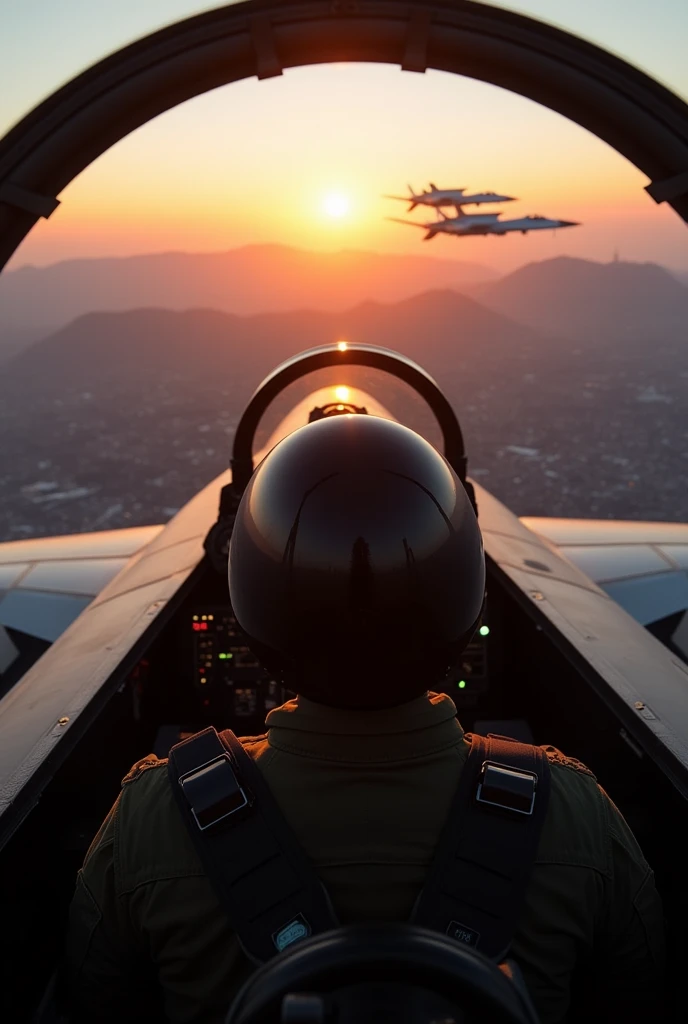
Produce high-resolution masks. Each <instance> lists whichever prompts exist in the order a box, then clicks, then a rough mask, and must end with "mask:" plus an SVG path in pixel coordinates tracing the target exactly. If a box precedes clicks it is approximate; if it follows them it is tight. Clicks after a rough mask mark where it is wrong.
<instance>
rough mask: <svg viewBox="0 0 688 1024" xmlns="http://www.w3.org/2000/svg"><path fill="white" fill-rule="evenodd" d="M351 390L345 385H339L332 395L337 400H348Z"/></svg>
mask: <svg viewBox="0 0 688 1024" xmlns="http://www.w3.org/2000/svg"><path fill="white" fill-rule="evenodd" d="M350 394H351V392H350V391H349V389H348V388H347V387H344V386H341V387H338V388H335V389H334V396H335V398H336V399H337V401H338V402H348V401H349V395H350Z"/></svg>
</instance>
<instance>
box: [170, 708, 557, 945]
mask: <svg viewBox="0 0 688 1024" xmlns="http://www.w3.org/2000/svg"><path fill="white" fill-rule="evenodd" d="M168 775H169V779H170V783H171V785H172V789H173V791H174V794H175V797H176V800H177V803H178V805H179V809H180V811H181V813H182V816H183V818H184V821H185V823H186V826H187V828H188V830H189V834H190V836H191V839H192V841H193V843H194V846H195V848H196V850H197V852H198V855H199V857H200V860H201V863H202V864H203V867H204V868H205V871H206V874H207V875H208V878H209V880H210V882H211V884H212V885H213V887H214V889H215V892H216V894H217V897H218V900H219V902H220V904H221V906H222V907H223V908H224V910H225V912H226V914H227V917H228V919H229V924H230V927H231V928H232V931H233V932H235V934H236V935H237V937H238V939H239V942H240V943H241V946H242V948H243V950H244V952H245V953H246V954H247V956H248V957H249V958H250V959H251V960H252V961H253V962H254V963H264V962H266V961H267V960H269V959H270V958H271V957H273V956H275V955H276V954H277V953H280V952H282V951H283V950H284V949H286V948H287V947H289V946H291V945H292V943H294V942H298V941H299V940H300V939H304V938H307V937H308V936H309V935H317V934H319V933H321V932H326V931H331V930H332V929H334V928H337V927H338V925H339V922H338V921H337V919H336V916H335V913H334V910H333V908H332V905H331V902H330V899H329V896H328V894H327V891H326V889H325V887H324V885H323V884H322V882H321V881H320V879H319V878H318V876H317V873H316V871H315V869H314V867H313V865H312V864H311V862H310V861H309V860H308V858H307V857H306V855H305V853H304V851H303V850H302V848H301V846H300V845H299V843H298V840H297V839H296V837H295V835H294V833H293V832H292V830H291V828H290V826H289V825H288V823H287V821H286V820H285V818H284V816H283V814H282V812H281V811H280V809H279V807H278V805H277V802H276V801H275V799H274V797H273V795H272V793H271V792H270V789H269V788H268V785H267V783H266V782H265V780H264V778H263V775H262V773H261V771H260V769H259V768H258V766H257V765H256V764H255V762H254V761H253V759H252V758H251V756H250V754H248V753H247V752H246V750H245V749H244V747H243V746H242V744H241V743H240V742H239V740H238V739H237V737H236V736H235V735H234V733H233V732H231V730H226V731H225V732H223V733H220V734H218V733H217V731H216V730H215V729H214V728H212V727H211V728H209V729H204V730H203V732H200V733H197V734H196V735H195V736H192V737H190V738H189V739H186V740H183V741H182V742H181V743H177V744H176V745H175V746H174V747H172V749H171V750H170V754H169V761H168ZM549 790H550V770H549V763H548V760H547V755H546V754H545V753H544V751H543V750H541V749H540V748H539V747H535V746H530V745H528V744H524V743H517V742H516V741H514V740H511V739H508V738H507V737H504V736H495V735H493V734H490V735H488V736H487V737H486V738H485V737H483V736H478V735H473V736H472V737H471V749H470V753H469V755H468V759H467V762H466V764H465V766H464V768H463V771H462V773H461V778H460V781H459V785H458V787H457V791H456V794H455V796H454V799H453V802H452V805H451V809H450V812H449V815H448V818H447V822H446V824H445V826H444V829H443V831H442V833H441V835H440V839H439V842H438V845H437V849H436V851H435V856H434V859H433V861H432V863H431V865H430V869H429V871H428V876H427V879H426V882H425V886H424V887H423V889H422V891H421V893H420V895H419V897H418V899H417V901H416V904H415V907H414V909H413V913H412V915H411V921H410V923H412V924H415V925H420V926H423V927H425V928H429V929H432V930H433V931H439V932H442V933H444V934H446V935H449V936H450V937H452V938H454V939H456V940H457V941H458V942H462V943H465V944H467V945H469V946H472V947H474V948H475V949H477V950H478V951H479V952H481V953H483V954H484V955H486V956H488V957H489V958H490V959H492V960H494V961H495V962H500V961H501V960H503V959H504V957H505V956H506V954H507V952H508V950H509V947H510V945H511V942H512V939H513V936H514V932H515V930H516V928H517V926H518V922H519V919H520V917H521V914H522V912H523V908H524V904H525V897H526V887H527V884H528V879H529V877H530V873H531V868H532V865H533V861H534V860H535V856H536V853H537V848H538V841H539V837H540V832H541V829H542V825H543V823H544V819H545V814H546V811H547V803H548V798H549Z"/></svg>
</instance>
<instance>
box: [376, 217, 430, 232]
mask: <svg viewBox="0 0 688 1024" xmlns="http://www.w3.org/2000/svg"><path fill="white" fill-rule="evenodd" d="M385 220H393V221H394V223H395V224H410V225H411V226H412V227H414V228H425V229H426V230H427V228H428V225H427V224H421V223H420V221H417V220H402V219H401V218H400V217H385Z"/></svg>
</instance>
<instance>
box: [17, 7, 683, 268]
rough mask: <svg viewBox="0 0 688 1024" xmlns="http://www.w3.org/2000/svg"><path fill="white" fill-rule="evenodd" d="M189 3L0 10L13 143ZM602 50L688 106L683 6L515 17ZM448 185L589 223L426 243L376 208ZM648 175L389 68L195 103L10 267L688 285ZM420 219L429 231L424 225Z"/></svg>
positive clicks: (584, 140)
mask: <svg viewBox="0 0 688 1024" xmlns="http://www.w3.org/2000/svg"><path fill="white" fill-rule="evenodd" d="M211 6H215V5H195V4H193V3H192V2H189V0H145V2H141V0H118V2H117V3H116V4H115V3H111V4H107V5H103V4H100V3H96V2H90V3H86V2H83V0H60V2H59V3H55V2H54V0H21V2H19V0H0V20H1V22H2V28H3V34H2V37H1V38H0V132H1V131H3V130H4V129H6V128H7V127H9V126H10V125H11V124H12V123H13V122H14V121H16V120H18V118H19V117H20V116H21V115H22V114H23V113H24V112H26V111H27V110H28V109H30V108H31V107H32V106H33V105H35V103H37V102H38V101H40V99H42V98H43V97H44V96H45V95H47V94H48V93H49V92H51V91H52V90H53V89H55V88H56V87H57V86H58V85H60V84H61V83H62V82H64V81H65V80H66V79H68V78H70V77H72V76H73V75H74V74H76V73H77V72H78V71H80V70H82V69H83V68H84V67H85V66H87V65H89V64H90V63H92V62H94V61H95V60H97V59H99V58H100V57H102V56H105V55H106V54H107V53H108V52H111V51H113V50H115V49H117V48H118V47H120V46H121V45H123V44H125V43H126V42H129V41H131V40H132V39H134V38H137V37H139V36H141V35H143V34H145V33H147V32H149V31H151V30H153V29H155V28H157V27H160V26H161V25H163V24H166V23H169V22H172V21H176V20H178V19H179V18H181V17H183V16H186V15H189V14H193V13H197V12H198V11H200V10H205V9H209V7H211ZM502 6H509V7H511V8H513V9H515V10H520V11H523V12H524V13H529V14H532V15H534V16H536V17H541V18H543V20H548V21H551V22H553V23H555V24H559V25H561V26H562V27H565V28H567V29H570V30H571V31H574V32H576V33H578V34H580V35H583V36H586V37H587V38H590V39H593V40H594V41H595V42H598V43H600V44H601V45H606V46H607V47H608V48H610V49H613V50H614V51H615V52H617V53H620V54H621V55H622V56H624V57H626V58H627V59H629V60H631V61H632V62H633V63H635V64H637V65H639V66H642V67H644V68H645V69H646V70H648V71H649V72H650V73H652V74H654V75H655V76H656V77H658V78H660V79H661V80H662V81H664V82H665V84H667V85H669V86H670V87H671V88H673V89H674V91H676V92H678V93H680V94H682V95H683V96H684V97H688V61H686V59H685V44H686V39H687V38H688V3H686V2H685V0H656V2H655V3H654V4H652V7H651V17H648V5H647V3H646V2H645V0H614V2H612V0H597V2H593V0H577V2H576V3H574V2H573V0H568V2H565V0H549V2H548V0H538V2H530V3H524V4H503V5H502ZM431 180H432V181H434V182H436V183H437V184H438V185H439V186H440V187H445V188H449V187H459V186H465V187H468V188H470V189H481V190H482V189H494V190H497V191H504V192H506V193H508V194H511V195H514V196H518V197H519V202H514V203H510V204H508V205H506V206H505V207H504V217H505V218H506V217H509V216H522V215H524V214H529V213H531V214H532V213H539V214H543V215H545V216H551V217H559V218H563V219H566V220H576V221H581V222H583V226H582V227H578V228H571V229H569V230H566V231H560V232H558V233H557V234H556V235H553V234H551V233H550V232H542V233H540V234H532V235H528V236H526V237H523V236H521V235H518V236H515V237H506V238H476V239H470V240H457V239H452V238H446V237H445V238H443V237H439V238H437V239H435V240H434V241H433V242H431V243H423V242H422V241H421V238H422V232H421V231H420V230H417V229H414V228H411V227H404V226H402V225H398V224H392V223H389V222H388V221H386V220H385V219H384V218H385V216H405V215H406V213H405V206H404V204H402V203H395V202H394V201H392V200H386V199H382V198H381V194H382V193H385V192H392V193H404V192H405V191H406V186H407V183H408V182H410V183H412V184H413V185H414V186H415V187H416V188H417V189H421V188H422V187H423V186H424V185H427V183H428V182H429V181H431ZM645 184H647V179H646V178H645V177H644V176H643V175H642V174H640V173H639V172H638V171H637V170H636V169H635V168H634V167H632V166H631V165H630V164H629V163H628V162H627V161H626V160H624V159H623V158H622V157H620V156H618V155H617V154H616V153H615V152H614V151H613V150H611V149H610V148H609V147H607V146H606V145H605V144H604V143H602V142H600V141H599V140H597V139H596V138H595V137H594V136H592V135H590V134H589V133H588V132H586V131H585V130H583V129H582V128H579V127H578V126H577V125H574V124H572V123H571V122H568V121H566V120H565V119H564V118H562V117H561V116H560V115H558V114H554V113H553V112H551V111H549V110H546V109H544V108H542V107H538V106H537V105H536V104H534V103H531V102H530V101H528V100H525V99H522V98H521V97H520V96H516V95H513V94H510V93H507V92H505V91H503V90H501V89H497V88H496V87H493V86H488V85H485V84H483V83H479V82H475V81H472V80H470V79H465V78H459V77H457V76H452V75H447V74H443V73H439V72H428V73H426V74H425V75H415V74H408V73H402V72H401V71H400V70H399V68H396V67H391V66H379V65H336V66H322V67H314V68H299V69H293V70H291V71H287V72H286V73H285V74H284V76H282V77H281V78H275V79H270V80H268V81H264V82H258V81H257V80H255V79H249V80H247V81H244V82H241V83H238V84H236V85H231V86H228V87H226V88H223V89H220V90H217V91H215V92H213V93H209V94H206V95H204V96H200V97H197V98H195V99H193V100H191V101H189V102H188V103H186V104H183V105H182V106H180V107H178V108H176V109H175V110H172V111H169V112H168V113H166V114H164V115H162V116H161V117H159V118H157V119H156V120H155V121H153V122H151V123H149V124H148V125H145V126H144V127H142V128H141V129H139V130H138V131H137V132H135V133H133V134H132V135H131V136H129V137H128V138H127V139H124V140H123V141H122V142H120V143H119V144H118V145H117V146H115V147H114V148H113V149H111V150H110V151H109V152H108V153H106V154H105V155H104V156H103V157H101V158H100V159H99V160H98V161H96V162H95V163H94V164H93V165H92V166H91V167H90V168H88V169H87V170H86V171H85V172H84V173H83V174H82V175H81V176H80V177H79V178H78V179H77V180H76V181H75V182H73V183H72V184H71V185H70V186H69V187H68V188H67V189H65V191H64V192H63V193H62V195H61V197H60V198H61V200H62V205H61V206H60V208H59V209H58V210H57V212H56V213H55V214H54V215H53V216H52V218H51V219H50V220H49V221H43V222H41V223H40V224H39V225H38V226H37V228H36V229H34V231H33V232H32V233H31V235H30V236H29V238H28V239H27V240H26V241H25V243H24V245H23V246H22V247H21V249H20V250H19V251H18V253H17V254H16V256H15V258H14V260H13V262H12V264H11V265H12V266H21V265H23V264H26V263H34V264H45V263H51V262H55V261H57V260H60V259H65V258H70V257H74V256H102V255H127V254H131V253H142V252H156V251H162V250H170V249H176V250H187V251H210V250H223V249H230V248H234V247H236V246H239V245H245V244H249V243H254V242H278V243H284V244H289V245H298V246H301V247H303V248H311V249H339V248H349V249H351V248H356V249H369V250H371V249H372V250H377V251H389V252H422V253H427V254H429V255H437V256H444V257H453V258H456V259H465V260H475V261H478V262H482V263H486V264H488V265H491V266H493V267H495V268H497V269H500V270H509V269H512V268H513V267H516V266H519V265H521V264H522V263H525V262H529V261H531V260H537V259H543V258H548V257H550V256H554V255H558V254H560V253H568V254H570V255H577V256H587V257H591V258H594V259H599V260H604V261H606V260H609V259H611V258H612V256H613V254H614V252H615V251H616V252H618V253H619V256H620V258H622V259H629V260H640V261H642V260H653V261H656V262H660V263H664V264H665V265H667V266H670V267H674V268H677V269H678V268H681V269H688V233H687V232H686V227H685V225H683V224H682V222H681V221H680V220H679V218H678V217H677V215H676V214H674V213H673V211H672V210H670V209H669V208H665V207H658V206H656V205H655V204H654V203H653V202H652V200H651V199H650V198H649V197H648V196H647V195H646V194H645V193H644V192H643V186H644V185H645ZM412 216H414V217H415V218H416V219H418V220H419V221H420V220H422V219H423V217H422V215H419V214H418V212H417V211H416V213H415V214H413V215H412Z"/></svg>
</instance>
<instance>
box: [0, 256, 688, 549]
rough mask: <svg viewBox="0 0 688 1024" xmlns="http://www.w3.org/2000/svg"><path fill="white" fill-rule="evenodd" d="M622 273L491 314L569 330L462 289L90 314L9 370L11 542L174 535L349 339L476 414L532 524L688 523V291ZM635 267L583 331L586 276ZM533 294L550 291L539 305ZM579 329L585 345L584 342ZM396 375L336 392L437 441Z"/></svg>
mask: <svg viewBox="0 0 688 1024" xmlns="http://www.w3.org/2000/svg"><path fill="white" fill-rule="evenodd" d="M580 263H583V264H584V266H583V267H582V268H581V267H580V266H579V264H580ZM618 266H619V265H617V268H616V269H615V266H614V265H595V264H589V263H587V261H573V260H555V261H548V262H547V263H543V264H539V265H533V266H531V267H526V268H523V270H522V271H519V272H516V273H515V274H513V275H509V276H508V277H507V278H505V279H503V281H502V282H496V283H495V284H494V286H491V290H490V295H489V298H490V301H491V302H493V303H495V304H496V303H497V302H498V301H500V302H501V303H502V304H503V305H505V306H508V305H509V304H511V305H512V306H514V307H516V311H517V312H519V314H520V315H521V316H523V317H524V318H525V317H526V314H528V315H533V314H532V306H533V304H537V303H538V302H539V303H540V306H539V307H538V308H539V313H538V316H541V315H542V319H543V321H544V322H550V323H553V324H554V325H555V326H556V327H557V328H558V329H559V330H558V335H559V336H557V333H555V332H554V331H552V332H549V331H544V330H536V329H535V328H533V327H529V326H526V325H524V324H522V323H518V322H516V321H515V320H513V319H511V318H509V317H508V316H504V315H503V314H502V313H498V312H495V310H494V309H488V308H487V307H486V306H484V305H482V304H481V303H480V302H478V301H476V300H475V299H474V298H470V297H468V296H466V295H462V294H459V293H457V292H455V291H453V290H451V289H441V290H440V289H437V290H434V291H428V292H425V293H424V294H421V295H416V296H414V297H411V298H408V299H404V300H403V301H400V302H394V303H380V302H364V303H359V304H357V305H354V306H353V307H351V308H350V309H348V310H345V311H343V312H323V311H316V310H310V311H308V310H305V311H304V310H301V311H291V312H284V313H264V314H261V315H256V316H236V315H232V314H227V313H222V312H218V311H215V310H191V311H186V312H174V311H170V310H162V309H138V310H130V311H127V312H121V313H91V314H88V315H85V316H82V317H80V318H78V319H77V320H75V321H74V322H72V323H71V324H69V325H67V326H65V327H63V328H62V329H61V330H60V331H58V332H56V333H54V334H53V335H51V336H50V337H48V338H45V339H43V340H41V341H39V342H37V343H35V344H34V345H32V346H31V347H30V348H28V349H26V350H25V351H24V352H22V353H20V354H19V355H16V356H15V357H14V358H12V359H10V360H8V361H7V362H6V364H5V366H4V367H3V372H2V373H0V433H1V434H2V437H3V445H2V446H1V447H0V539H3V538H9V537H16V536H24V535H33V534H41V533H43V534H49V533H60V532H71V531H74V530H85V529H98V528H104V527H115V526H121V525H133V524H135V523H146V522H160V521H163V520H164V519H166V518H167V517H169V515H171V514H172V511H173V510H174V509H175V508H178V507H179V506H180V505H181V504H182V503H183V502H184V501H186V500H188V498H190V497H191V496H192V495H193V494H194V493H195V492H196V491H197V490H198V489H199V488H200V487H201V486H202V485H203V484H205V483H206V482H207V481H208V480H210V479H211V478H212V477H213V476H214V475H216V474H217V473H218V472H220V471H221V470H222V469H223V468H224V467H225V466H226V465H227V463H228V459H229V454H230V447H231V440H232V437H233V434H234V430H235V427H236V423H237V420H238V417H239V415H240V413H241V411H242V409H243V408H244V406H245V403H246V401H247V400H248V398H249V397H250V394H251V392H252V391H253V390H254V388H255V387H256V386H257V384H258V383H259V381H260V379H261V377H262V376H263V375H264V374H266V373H267V372H269V371H270V370H271V369H272V368H273V367H274V366H275V365H276V364H277V363H278V362H279V361H281V360H282V359H284V358H286V357H288V356H290V355H293V354H294V353H296V352H298V351H301V350H303V349H306V348H309V347H311V346H313V345H318V344H322V343H323V342H328V341H335V340H338V339H340V338H347V339H349V340H352V341H361V342H368V343H372V344H377V345H381V346H384V347H387V348H393V349H397V350H399V351H400V352H402V353H405V354H407V355H409V356H411V357H412V358H415V359H417V360H418V361H419V362H420V363H421V364H422V365H423V366H425V367H426V368H427V369H428V370H429V371H430V372H431V373H432V374H433V375H434V376H435V377H436V378H437V380H438V382H439V383H440V385H441V387H442V388H443V389H444V391H445V393H446V395H447V397H448V398H449V400H450V401H451V402H452V404H453V406H454V408H455V409H456V411H457V413H458V415H459V417H460V420H461V423H462V426H463V428H464V433H465V436H466V439H467V446H468V453H469V466H470V470H471V472H473V473H475V474H476V475H477V476H478V477H481V478H482V477H484V478H485V479H484V481H483V482H484V483H485V484H486V485H487V486H488V488H489V489H490V490H492V491H494V493H495V494H496V495H497V496H498V497H500V498H501V499H502V500H504V501H506V503H507V504H508V505H510V506H511V507H512V508H514V510H515V511H516V512H518V513H519V514H531V515H538V514H540V515H542V514H544V515H572V516H586V515H587V516H590V515H592V516H599V517H605V516H611V517H618V518H650V519H670V520H685V519H687V518H688V459H686V452H687V450H688V449H687V443H688V433H687V431H688V421H687V419H686V403H685V394H686V387H687V386H688V346H687V345H686V330H685V324H686V323H687V322H688V308H686V307H681V302H684V301H685V295H688V290H686V289H683V288H682V286H681V285H679V284H678V283H676V282H673V281H672V282H670V284H667V282H666V280H665V278H664V275H663V272H662V271H661V268H656V267H652V266H649V267H648V266H638V267H632V268H631V270H630V271H626V270H621V271H619V270H618ZM621 266H622V267H623V266H624V265H621ZM623 273H628V275H629V280H630V284H629V288H628V289H627V290H626V291H624V290H623V289H622V288H620V287H617V288H616V289H614V288H610V290H609V292H608V301H607V303H606V304H605V303H603V302H602V301H601V299H602V298H604V294H605V293H604V289H601V288H600V289H598V292H597V294H599V296H600V302H599V303H598V304H597V305H596V306H595V307H594V308H595V309H596V310H597V313H596V315H597V317H598V319H597V320H596V321H595V320H594V319H593V320H592V321H591V320H587V321H585V322H586V323H587V324H588V326H586V327H585V329H582V328H581V326H580V325H581V323H582V322H583V320H582V319H581V318H583V317H584V316H589V312H586V313H580V312H578V313H577V311H576V309H575V301H576V296H578V301H580V302H584V301H585V296H584V294H583V293H582V292H581V285H580V281H581V276H582V275H583V274H588V275H590V276H594V275H595V274H597V275H600V276H602V277H605V276H606V275H614V274H617V275H618V274H623ZM538 275H540V276H538ZM519 278H520V281H521V288H520V289H519V288H518V287H517V284H518V281H519ZM500 285H504V291H503V292H500ZM670 286H674V287H675V289H677V291H676V290H673V291H672V290H671V287H670ZM653 289H655V290H654V291H653ZM636 293H638V294H641V296H642V302H636V298H635V294H636ZM522 294H529V295H530V305H529V306H527V307H525V308H524V307H523V305H519V303H520V301H521V300H520V296H521V295H522ZM555 298H556V301H554V299H555ZM550 300H551V301H550ZM627 305H631V306H632V308H634V309H635V311H636V317H635V319H634V320H633V322H631V323H629V322H628V320H627V319H624V317H623V316H621V314H623V313H624V310H625V309H626V307H627ZM681 308H684V309H685V314H684V318H683V320H682V321H680V326H679V328H678V329H673V328H671V326H670V325H671V324H672V323H675V322H676V321H675V319H674V318H675V317H676V314H677V311H678V313H679V314H680V311H681ZM664 309H669V310H670V313H671V315H670V317H668V318H667V319H666V320H662V311H663V310H664ZM543 310H544V311H545V312H546V313H547V318H548V319H545V318H544V314H543ZM614 310H617V311H618V313H619V319H618V321H616V323H617V326H616V327H615V326H614V324H615V320H614ZM576 315H577V316H578V317H579V319H578V320H576ZM641 316H644V317H645V320H644V321H643V322H644V324H645V326H644V327H643V329H642V330H638V329H637V326H638V322H639V321H640V318H641ZM572 323H577V324H578V330H579V331H580V333H579V334H578V335H577V336H573V335H571V334H569V336H568V337H566V336H565V335H566V333H567V332H566V331H564V330H563V329H562V328H564V327H567V328H569V329H570V327H571V324H572ZM596 323H597V324H598V325H602V326H598V327H596V326H595V324H596ZM380 376H381V375H374V374H373V373H372V372H371V371H367V370H359V371H357V372H356V373H354V372H353V370H352V371H351V372H347V374H346V378H347V379H346V380H336V379H333V376H332V374H330V376H329V382H330V383H354V384H359V385H360V386H362V387H364V388H366V389H367V390H369V391H371V393H373V394H375V396H376V397H378V398H379V399H380V400H381V401H382V402H383V403H384V404H386V405H387V406H388V408H390V409H391V411H392V412H393V413H394V414H395V415H397V416H398V417H399V418H401V419H403V420H405V421H407V422H409V424H410V425H411V426H414V427H415V428H416V429H420V430H422V431H424V432H425V431H426V430H427V431H430V430H431V429H432V417H431V416H430V414H429V413H428V412H427V410H425V409H424V408H423V406H422V403H420V401H419V400H415V399H413V398H412V396H410V395H409V393H408V390H404V388H402V387H400V386H397V385H396V384H394V383H390V381H389V380H386V379H383V380H382V381H381V380H380ZM374 378H375V379H374ZM323 383H325V381H324V380H323V374H322V373H321V375H320V376H318V375H312V376H311V377H309V378H308V380H307V381H306V382H302V383H301V384H299V385H298V386H292V390H291V392H290V395H289V396H284V397H283V398H282V401H281V405H280V403H278V406H277V408H276V409H273V410H272V412H271V414H270V415H269V416H268V417H267V422H266V424H265V425H264V430H263V432H262V434H261V437H260V438H259V439H258V443H259V444H260V443H261V441H262V440H264V439H266V436H267V433H268V430H269V429H270V428H271V427H273V426H275V425H276V417H278V416H279V415H280V413H284V412H285V411H286V410H287V408H288V406H289V405H290V404H293V402H295V401H297V400H298V399H300V398H301V397H303V396H304V395H305V394H307V393H308V392H309V391H310V390H311V389H313V388H316V387H318V386H321V385H322V384H323Z"/></svg>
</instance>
